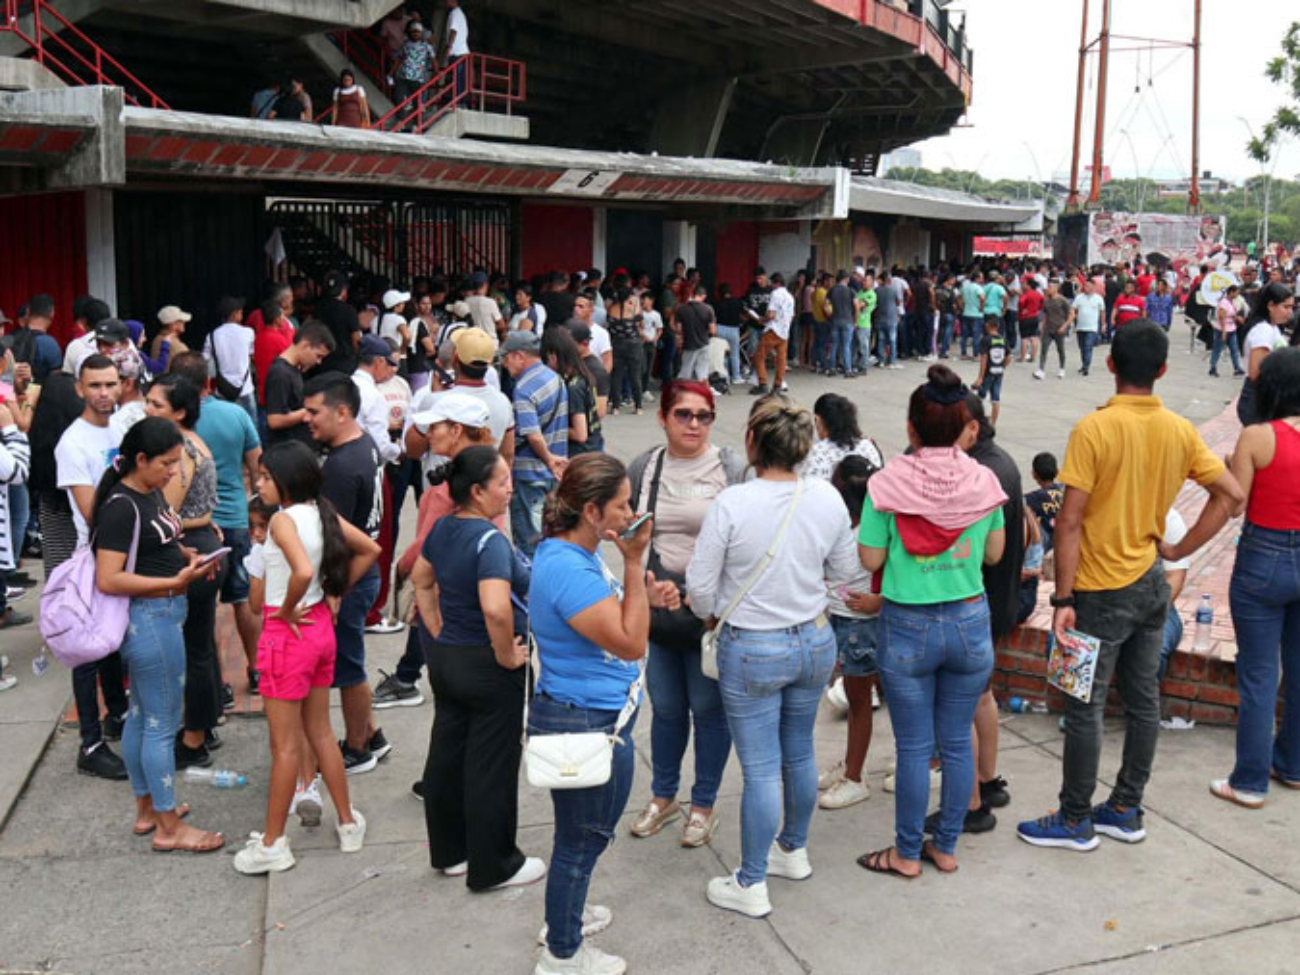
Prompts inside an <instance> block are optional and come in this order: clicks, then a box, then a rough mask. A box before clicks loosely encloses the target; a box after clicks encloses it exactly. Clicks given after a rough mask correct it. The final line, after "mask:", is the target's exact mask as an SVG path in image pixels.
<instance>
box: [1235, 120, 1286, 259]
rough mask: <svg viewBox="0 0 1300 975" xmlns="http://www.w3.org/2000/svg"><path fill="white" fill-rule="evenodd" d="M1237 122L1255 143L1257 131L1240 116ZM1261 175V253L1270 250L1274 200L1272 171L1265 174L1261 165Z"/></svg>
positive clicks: (1274, 162)
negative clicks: (1269, 228) (1272, 204)
mask: <svg viewBox="0 0 1300 975" xmlns="http://www.w3.org/2000/svg"><path fill="white" fill-rule="evenodd" d="M1237 121H1238V122H1240V123H1241V124H1242V125H1244V126H1245V127H1246V131H1247V132H1249V133H1250V138H1251V140H1252V141H1254V138H1255V130H1254V129H1253V128H1251V125H1250V123H1249V122H1248V121H1246V120H1245V119H1244V118H1242V117H1241V116H1240V115H1238V116H1237ZM1273 168H1274V169H1276V168H1277V153H1274V154H1273ZM1259 175H1260V176H1262V177H1264V229H1263V233H1262V234H1261V236H1262V237H1263V238H1264V239H1263V240H1262V241H1260V242H1259V244H1260V250H1261V251H1267V250H1268V211H1269V204H1270V203H1271V202H1272V198H1273V173H1272V171H1271V170H1270V171H1269V172H1267V173H1266V172H1264V164H1263V163H1260V164H1259Z"/></svg>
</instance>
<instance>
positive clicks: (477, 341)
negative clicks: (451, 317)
mask: <svg viewBox="0 0 1300 975" xmlns="http://www.w3.org/2000/svg"><path fill="white" fill-rule="evenodd" d="M451 342H452V345H454V346H455V347H456V356H457V358H459V359H460V361H461V362H463V363H465V364H466V365H467V366H475V365H484V366H486V365H491V364H492V359H493V358H494V357H495V356H496V354H497V340H496V339H495V338H493V337H492V336H491V335H489V334H488V333H487V332H485V331H483V329H481V328H459V329H457V330H456V331H454V332H452V334H451Z"/></svg>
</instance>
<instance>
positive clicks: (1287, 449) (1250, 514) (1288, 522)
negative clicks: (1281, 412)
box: [1246, 420, 1300, 531]
mask: <svg viewBox="0 0 1300 975" xmlns="http://www.w3.org/2000/svg"><path fill="white" fill-rule="evenodd" d="M1269 426H1271V427H1272V428H1273V442H1274V444H1275V445H1276V446H1275V447H1274V448H1273V459H1272V460H1271V461H1270V462H1269V465H1268V466H1267V467H1262V468H1260V469H1259V470H1257V471H1255V480H1254V483H1253V484H1251V486H1250V502H1249V504H1248V505H1247V506H1246V520H1247V521H1249V522H1250V523H1251V524H1252V525H1258V526H1259V527H1260V528H1273V529H1276V530H1278V531H1296V530H1300V431H1297V430H1296V429H1295V427H1293V426H1291V424H1289V423H1287V422H1286V421H1285V420H1274V421H1272V422H1271V423H1270V424H1269Z"/></svg>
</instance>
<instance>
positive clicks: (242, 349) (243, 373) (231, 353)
mask: <svg viewBox="0 0 1300 975" xmlns="http://www.w3.org/2000/svg"><path fill="white" fill-rule="evenodd" d="M253 338H254V336H253V330H252V329H251V328H245V327H244V326H243V325H240V324H238V323H237V322H226V324H224V325H222V326H220V327H219V328H217V329H216V330H215V331H214V332H213V333H212V334H211V335H209V336H208V337H207V339H206V340H205V341H204V343H203V358H205V359H207V360H208V362H209V363H210V365H211V368H210V369H209V370H208V371H209V372H210V373H212V375H214V376H215V375H216V370H218V369H220V370H221V375H222V377H223V378H224V379H225V380H226V382H228V383H230V385H232V386H238V387H239V395H240V396H251V395H253ZM214 346H215V350H214V348H213V347H214ZM214 352H215V354H214Z"/></svg>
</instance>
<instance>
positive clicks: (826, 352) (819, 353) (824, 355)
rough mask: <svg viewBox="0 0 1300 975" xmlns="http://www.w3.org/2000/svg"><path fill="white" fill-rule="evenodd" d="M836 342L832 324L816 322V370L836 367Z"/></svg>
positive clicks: (814, 359)
mask: <svg viewBox="0 0 1300 975" xmlns="http://www.w3.org/2000/svg"><path fill="white" fill-rule="evenodd" d="M834 341H835V340H834V339H833V338H832V333H831V323H830V322H819V321H816V320H814V321H813V353H812V365H813V368H814V369H830V368H832V367H833V366H834V365H835V351H834Z"/></svg>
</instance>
